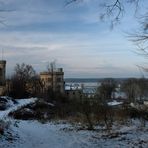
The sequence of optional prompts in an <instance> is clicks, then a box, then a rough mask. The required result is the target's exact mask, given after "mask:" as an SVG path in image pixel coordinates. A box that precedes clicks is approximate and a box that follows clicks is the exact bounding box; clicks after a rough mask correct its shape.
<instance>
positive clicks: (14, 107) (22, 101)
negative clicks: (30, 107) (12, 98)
mask: <svg viewBox="0 0 148 148" xmlns="http://www.w3.org/2000/svg"><path fill="white" fill-rule="evenodd" d="M35 101H36V98H29V99H19V100H17V102H18V104H14V105H12V106H11V107H9V108H8V109H6V110H4V111H0V120H2V119H3V120H5V119H7V116H8V114H9V113H10V112H11V111H14V110H17V109H18V108H20V107H21V106H24V105H27V104H30V103H33V102H35Z"/></svg>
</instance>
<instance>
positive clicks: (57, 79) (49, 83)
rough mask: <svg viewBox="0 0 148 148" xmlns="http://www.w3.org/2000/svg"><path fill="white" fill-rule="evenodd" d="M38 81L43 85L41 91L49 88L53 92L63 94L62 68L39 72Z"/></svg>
mask: <svg viewBox="0 0 148 148" xmlns="http://www.w3.org/2000/svg"><path fill="white" fill-rule="evenodd" d="M40 79H41V81H42V84H43V90H47V89H49V88H51V89H53V91H55V92H60V93H64V72H63V69H62V68H58V69H56V70H49V71H48V72H41V73H40Z"/></svg>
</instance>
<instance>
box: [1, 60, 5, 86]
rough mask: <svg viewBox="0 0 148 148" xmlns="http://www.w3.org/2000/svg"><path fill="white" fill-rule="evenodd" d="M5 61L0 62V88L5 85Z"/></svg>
mask: <svg viewBox="0 0 148 148" xmlns="http://www.w3.org/2000/svg"><path fill="white" fill-rule="evenodd" d="M5 75H6V61H5V60H0V86H4V85H5Z"/></svg>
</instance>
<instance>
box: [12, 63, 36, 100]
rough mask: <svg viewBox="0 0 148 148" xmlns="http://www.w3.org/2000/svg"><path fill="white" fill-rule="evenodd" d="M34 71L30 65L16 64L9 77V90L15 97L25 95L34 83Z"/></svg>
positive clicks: (30, 90)
mask: <svg viewBox="0 0 148 148" xmlns="http://www.w3.org/2000/svg"><path fill="white" fill-rule="evenodd" d="M35 77H36V73H35V70H34V69H33V67H32V66H31V65H26V64H24V63H22V64H17V65H16V66H15V68H14V74H13V76H12V78H11V92H10V95H12V96H13V97H15V98H22V97H27V96H28V95H29V94H30V92H32V90H33V87H35V86H36V85H35V83H36V79H35Z"/></svg>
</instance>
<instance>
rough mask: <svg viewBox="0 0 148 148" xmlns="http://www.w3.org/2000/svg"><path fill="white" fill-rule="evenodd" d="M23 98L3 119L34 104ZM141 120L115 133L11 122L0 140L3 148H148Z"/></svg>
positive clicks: (147, 133) (119, 127)
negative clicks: (18, 109)
mask: <svg viewBox="0 0 148 148" xmlns="http://www.w3.org/2000/svg"><path fill="white" fill-rule="evenodd" d="M34 101H35V99H33V98H31V99H22V100H19V101H18V104H17V105H15V106H13V105H12V106H11V107H10V108H9V109H8V110H6V111H3V112H2V113H1V112H0V115H1V119H2V118H5V119H6V118H7V115H8V113H9V112H10V111H12V110H16V109H17V108H19V107H21V106H23V105H25V104H29V103H31V102H34ZM140 125H141V123H140V121H139V120H133V121H132V123H128V124H127V125H120V124H117V125H114V126H113V130H112V131H111V133H108V132H107V131H105V130H103V128H102V127H97V129H98V130H97V131H87V130H77V127H78V126H76V125H71V124H69V123H66V122H58V123H57V122H50V123H46V124H42V123H40V122H38V121H22V120H14V119H11V125H10V128H9V129H8V131H6V136H3V137H1V138H0V148H131V147H134V148H139V147H142V148H147V147H148V123H146V127H144V128H141V127H140ZM10 133H11V134H10Z"/></svg>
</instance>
